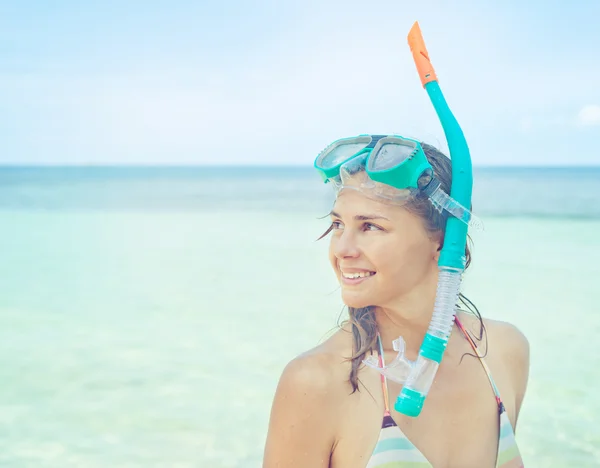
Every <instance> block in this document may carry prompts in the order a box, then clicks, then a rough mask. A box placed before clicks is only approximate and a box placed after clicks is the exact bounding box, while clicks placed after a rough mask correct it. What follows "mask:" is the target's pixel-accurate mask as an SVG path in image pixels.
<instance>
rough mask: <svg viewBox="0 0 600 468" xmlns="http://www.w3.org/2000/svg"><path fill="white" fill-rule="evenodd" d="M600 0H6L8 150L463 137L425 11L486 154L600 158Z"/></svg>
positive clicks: (219, 158) (137, 155)
mask: <svg viewBox="0 0 600 468" xmlns="http://www.w3.org/2000/svg"><path fill="white" fill-rule="evenodd" d="M598 18H600V1H599V0H587V1H578V0H574V1H573V2H571V3H570V5H569V6H566V3H565V2H562V1H556V0H555V1H552V0H546V1H543V2H542V1H540V0H531V1H528V2H521V1H517V0H506V1H502V2H499V1H497V0H496V1H488V0H478V1H470V0H469V1H466V0H465V1H461V0H456V1H453V2H449V1H441V0H440V1H430V0H418V1H417V0H413V1H412V2H405V1H401V0H396V1H387V0H381V1H378V0H371V1H370V2H364V1H362V2H358V1H355V0H346V1H341V0H332V1H327V0H322V1H316V0H305V1H302V2H294V1H284V0H256V1H226V0H222V1H220V2H216V1H210V2H208V1H205V0H199V1H198V0H196V1H182V0H170V1H155V0H145V1H137V0H129V1H126V2H125V1H115V0H105V1H103V2H81V1H74V0H71V1H68V0H55V1H52V2H48V1H27V0H23V1H19V2H10V1H1V2H0V164H44V165H45V164H76V165H98V164H111V165H113V164H119V165H120V164H127V165H129V164H144V165H147V164H160V165H163V164H167V165H179V164H194V165H196V164H211V165H213V164H244V165H254V164H259V165H262V164H283V165H312V163H313V160H314V158H315V157H316V155H317V154H318V153H319V151H321V150H322V149H323V148H324V147H325V146H327V145H328V144H329V143H331V142H332V141H334V140H336V139H338V138H342V137H348V136H354V135H357V134H361V133H377V134H381V133H396V134H400V135H403V136H408V137H413V138H417V139H420V140H423V141H426V142H428V143H431V144H434V145H436V146H438V147H440V148H441V149H443V150H447V144H446V140H445V137H444V133H443V130H442V128H441V126H440V124H439V121H438V119H437V116H436V114H435V111H434V109H433V106H432V105H431V103H430V101H429V98H428V96H427V93H426V91H425V90H424V89H423V88H422V86H421V84H420V81H419V77H418V74H417V72H416V68H415V66H414V63H413V60H412V55H411V53H410V49H409V47H408V44H407V40H406V37H407V34H408V31H409V30H410V28H411V26H412V24H413V23H414V22H415V21H418V22H419V24H420V27H421V30H422V32H423V37H424V39H425V43H426V46H427V49H428V51H429V56H430V59H431V61H432V64H433V66H434V67H435V70H436V72H437V76H438V78H439V82H440V86H441V89H442V91H443V93H444V95H445V97H446V99H447V100H448V103H449V105H450V107H451V109H452V111H453V112H454V114H455V116H456V118H457V119H458V121H459V122H460V124H461V126H462V129H463V131H464V133H465V136H466V137H467V141H468V143H469V147H470V150H471V156H472V159H473V163H474V164H475V165H479V166H498V165H508V166H514V165H518V166H540V165H543V166H548V165H549V166H556V165H559V166H562V165H600V60H599V51H600V28H598V27H597V22H598Z"/></svg>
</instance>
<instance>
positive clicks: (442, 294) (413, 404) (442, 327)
mask: <svg viewBox="0 0 600 468" xmlns="http://www.w3.org/2000/svg"><path fill="white" fill-rule="evenodd" d="M408 44H409V46H410V49H411V51H412V54H413V59H414V61H415V65H416V67H417V71H418V72H419V76H420V78H421V83H422V84H423V86H424V88H425V90H426V91H427V94H428V95H429V98H430V100H431V102H432V104H433V107H434V108H435V111H436V113H437V115H438V118H439V119H440V123H441V124H442V127H443V129H444V134H445V135H446V140H447V141H448V147H449V149H450V158H451V160H452V188H451V195H450V196H451V197H452V199H454V200H456V201H457V202H458V203H460V204H461V205H462V206H463V207H466V208H467V209H470V206H471V192H472V188H473V173H472V165H471V156H470V154H469V148H468V145H467V141H466V140H465V137H464V135H463V132H462V129H461V128H460V125H459V124H458V122H457V120H456V118H455V117H454V115H453V114H452V112H451V111H450V108H449V107H448V104H447V103H446V99H445V98H444V95H443V94H442V90H441V89H440V86H439V84H438V82H437V77H436V74H435V71H434V69H433V66H432V65H431V61H430V60H429V54H428V53H427V49H426V48H425V42H424V41H423V36H422V34H421V29H420V27H419V24H418V22H415V24H414V25H413V27H412V28H411V30H410V33H409V34H408ZM467 231H468V224H467V223H465V222H464V220H461V219H459V218H458V217H456V216H449V217H448V220H447V222H446V234H445V236H444V245H443V247H442V251H441V253H440V259H439V261H438V267H439V276H438V286H437V292H436V298H435V305H434V311H433V316H432V319H431V322H430V324H429V329H428V330H427V333H426V335H425V338H424V340H423V343H422V344H421V349H420V351H419V356H418V358H417V361H416V363H415V364H414V365H413V366H412V367H411V371H410V373H409V375H408V377H407V379H406V382H405V383H404V386H403V388H402V392H401V393H400V395H399V396H398V399H397V400H396V404H395V405H394V408H395V409H396V411H398V412H400V413H403V414H406V415H407V416H412V417H416V416H419V414H420V413H421V410H422V409H423V405H424V403H425V399H426V397H427V394H428V393H429V389H430V388H431V385H432V384H433V380H434V378H435V375H436V373H437V370H438V367H439V365H440V363H441V361H442V358H443V355H444V351H445V350H446V347H447V345H448V340H449V338H450V334H451V332H452V325H453V323H454V314H455V308H456V304H457V302H458V295H459V291H460V284H461V281H462V273H463V272H464V269H465V261H466V259H465V248H466V243H467Z"/></svg>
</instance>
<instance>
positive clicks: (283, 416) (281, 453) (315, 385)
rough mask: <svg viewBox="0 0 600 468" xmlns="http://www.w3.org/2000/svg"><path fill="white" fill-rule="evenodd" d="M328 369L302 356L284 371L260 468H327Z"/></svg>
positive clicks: (329, 436) (313, 358)
mask: <svg viewBox="0 0 600 468" xmlns="http://www.w3.org/2000/svg"><path fill="white" fill-rule="evenodd" d="M331 381H332V378H331V369H328V368H327V363H326V362H324V361H323V359H319V356H314V355H312V356H302V357H299V358H296V359H294V360H293V361H291V362H290V363H289V364H288V365H287V366H286V368H285V369H284V371H283V373H282V375H281V378H280V380H279V384H278V386H277V390H276V392H275V398H274V400H273V406H272V409H271V418H270V421H269V431H268V434H267V441H266V445H265V453H264V461H263V468H275V467H285V468H293V467H302V468H304V467H307V466H310V467H314V468H319V467H328V466H329V458H330V456H331V450H332V446H333V442H334V430H333V428H334V422H335V418H334V417H332V416H333V415H334V412H333V410H332V408H333V402H334V401H335V399H332V398H331V395H332V393H333V392H332V388H331Z"/></svg>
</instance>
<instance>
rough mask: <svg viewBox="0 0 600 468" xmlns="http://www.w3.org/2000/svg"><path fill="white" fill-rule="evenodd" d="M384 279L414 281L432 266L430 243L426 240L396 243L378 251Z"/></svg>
mask: <svg viewBox="0 0 600 468" xmlns="http://www.w3.org/2000/svg"><path fill="white" fill-rule="evenodd" d="M378 257H379V267H380V268H379V269H380V271H381V272H382V273H383V275H382V279H385V280H390V279H391V280H392V281H394V282H402V283H407V282H409V283H410V282H412V281H413V280H414V279H416V278H419V277H421V276H422V275H423V274H424V273H425V272H427V271H428V270H429V268H430V267H431V262H432V257H431V255H430V248H429V245H428V244H427V245H426V243H424V242H413V243H408V244H407V243H404V244H401V243H396V244H395V245H393V246H386V248H384V249H381V251H380V252H378Z"/></svg>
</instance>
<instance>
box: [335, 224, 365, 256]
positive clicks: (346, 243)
mask: <svg viewBox="0 0 600 468" xmlns="http://www.w3.org/2000/svg"><path fill="white" fill-rule="evenodd" d="M332 241H333V243H334V245H333V253H334V255H335V256H336V257H337V258H339V259H342V258H356V257H358V256H359V255H360V249H359V247H358V244H357V242H356V237H355V236H354V235H353V234H352V232H351V231H350V230H349V229H345V230H343V231H342V232H341V233H340V235H339V236H337V237H334V238H332Z"/></svg>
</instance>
